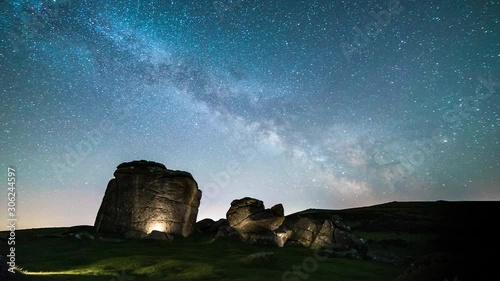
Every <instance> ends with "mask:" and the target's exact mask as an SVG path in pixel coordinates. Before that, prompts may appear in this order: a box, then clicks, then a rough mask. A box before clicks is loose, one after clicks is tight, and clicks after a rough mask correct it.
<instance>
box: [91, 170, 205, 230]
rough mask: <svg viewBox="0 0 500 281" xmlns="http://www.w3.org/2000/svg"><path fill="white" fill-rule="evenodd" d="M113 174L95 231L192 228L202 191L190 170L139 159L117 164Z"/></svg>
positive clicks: (98, 215)
mask: <svg viewBox="0 0 500 281" xmlns="http://www.w3.org/2000/svg"><path fill="white" fill-rule="evenodd" d="M114 176H115V178H114V179H111V180H110V181H109V183H108V187H107V189H106V193H105V195H104V198H103V200H102V203H101V207H100V208H99V211H98V213H97V217H96V221H95V227H96V230H97V231H98V232H111V233H122V234H123V233H125V232H127V231H130V230H132V231H136V232H139V233H143V234H149V233H150V232H152V231H153V230H158V231H162V232H166V233H171V234H180V235H182V236H189V235H190V234H191V233H192V232H193V231H194V229H195V223H196V217H197V214H198V207H199V204H200V200H201V191H200V190H199V189H198V184H197V183H196V181H195V180H194V178H193V177H192V175H191V174H190V173H188V172H183V171H173V170H169V169H167V168H166V167H165V166H164V165H163V164H160V163H155V162H150V161H144V160H141V161H133V162H128V163H122V164H120V165H119V166H118V167H117V170H116V171H115V173H114ZM139 236H140V235H139Z"/></svg>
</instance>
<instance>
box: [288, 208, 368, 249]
mask: <svg viewBox="0 0 500 281" xmlns="http://www.w3.org/2000/svg"><path fill="white" fill-rule="evenodd" d="M283 225H284V227H285V228H286V229H289V230H291V231H292V234H291V236H290V238H289V240H290V241H296V242H298V243H300V244H302V245H303V246H305V247H309V248H313V249H318V248H325V249H331V250H336V251H345V250H349V249H355V250H356V251H358V254H359V255H360V256H361V257H363V258H365V257H366V254H367V251H368V248H367V245H366V242H365V241H364V240H363V239H361V238H358V237H356V236H355V235H353V234H352V233H351V229H350V227H349V226H347V225H346V224H344V222H343V221H342V219H341V218H340V217H339V216H332V217H331V219H327V220H321V219H314V218H311V217H308V216H307V215H304V216H296V215H292V216H287V217H286V219H285V222H284V223H283Z"/></svg>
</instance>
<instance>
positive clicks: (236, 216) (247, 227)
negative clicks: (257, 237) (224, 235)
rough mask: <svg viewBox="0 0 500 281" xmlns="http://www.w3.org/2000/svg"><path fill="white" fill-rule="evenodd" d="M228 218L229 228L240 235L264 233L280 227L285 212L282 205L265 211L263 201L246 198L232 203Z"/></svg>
mask: <svg viewBox="0 0 500 281" xmlns="http://www.w3.org/2000/svg"><path fill="white" fill-rule="evenodd" d="M226 217H227V222H228V223H229V226H231V227H233V228H234V229H236V230H237V231H238V232H239V233H242V234H243V233H262V232H266V231H273V230H275V229H277V228H278V227H280V225H281V224H282V223H283V221H284V220H285V211H284V210H283V206H282V205H281V204H277V205H275V206H273V207H272V208H271V209H265V208H264V203H263V202H262V201H260V200H257V199H254V198H250V197H245V198H242V199H239V200H234V201H233V202H231V207H230V208H229V210H228V211H227V214H226Z"/></svg>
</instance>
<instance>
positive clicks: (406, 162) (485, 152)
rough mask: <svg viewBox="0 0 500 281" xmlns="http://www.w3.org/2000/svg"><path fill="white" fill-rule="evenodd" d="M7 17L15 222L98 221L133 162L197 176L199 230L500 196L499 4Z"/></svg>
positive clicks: (197, 4) (212, 7)
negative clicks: (272, 209)
mask: <svg viewBox="0 0 500 281" xmlns="http://www.w3.org/2000/svg"><path fill="white" fill-rule="evenodd" d="M0 6H1V21H0V22H1V29H0V32H1V33H0V35H1V36H0V38H1V47H0V68H1V75H0V89H1V95H2V103H1V107H0V119H1V128H0V129H1V130H0V134H1V137H0V159H1V162H2V165H3V168H4V170H5V172H3V173H1V175H0V180H1V182H2V183H4V184H3V185H5V186H6V184H5V183H6V182H7V179H6V178H7V175H6V174H7V172H6V170H7V166H13V167H16V169H17V170H18V175H17V181H18V188H17V191H18V193H19V195H18V210H19V211H18V214H19V226H20V227H24V228H27V227H36V226H49V225H50V226H56V225H57V226H63V225H75V224H92V223H93V219H94V217H95V215H96V213H97V208H98V206H99V204H100V201H101V199H102V196H103V195H104V190H105V188H106V184H107V182H108V181H109V179H110V178H111V177H112V174H113V171H114V170H115V168H116V166H117V165H118V164H120V163H121V162H125V161H132V160H139V159H147V160H153V161H157V162H161V163H164V164H165V165H166V166H167V167H168V168H170V169H179V170H186V171H189V172H191V173H192V174H193V176H194V177H195V179H196V180H197V181H198V183H199V186H200V189H201V190H202V191H203V192H204V195H203V199H202V206H201V209H200V213H199V218H200V219H201V218H204V217H212V218H220V217H224V216H225V211H227V209H228V208H229V204H230V202H231V201H232V200H233V199H236V198H241V197H244V196H251V197H256V198H259V199H261V200H263V201H264V202H265V203H266V205H268V206H270V205H272V204H275V203H283V204H284V206H285V212H286V213H292V212H294V211H298V210H301V209H305V208H329V209H332V208H333V209H334V208H346V207H353V206H363V205H368V204H376V203H381V202H387V201H394V200H441V199H442V200H494V199H500V186H499V185H500V164H499V163H500V162H499V161H500V149H499V143H498V142H499V133H498V126H499V124H500V117H499V113H498V112H499V104H500V98H499V91H500V82H499V81H500V33H499V32H498V31H499V30H500V22H499V21H500V14H499V13H498V11H499V10H500V2H499V1H458V2H457V1H451V0H445V1H426V2H425V4H423V3H422V2H418V1H396V0H387V1H378V0H377V1H369V2H368V1H313V0H311V1H257V0H254V1H251V0H249V1H245V0H233V1H230V0H219V1H205V0H203V1H159V0H154V1H74V2H73V1H58V0H54V1H52V0H51V1H2V2H1V4H0ZM2 194H4V193H3V191H2ZM6 198H7V197H6V196H3V197H2V199H1V200H3V201H2V202H7V201H6V200H7V199H6ZM5 212H6V210H3V209H2V210H1V211H0V214H3V215H5V214H6V213H5Z"/></svg>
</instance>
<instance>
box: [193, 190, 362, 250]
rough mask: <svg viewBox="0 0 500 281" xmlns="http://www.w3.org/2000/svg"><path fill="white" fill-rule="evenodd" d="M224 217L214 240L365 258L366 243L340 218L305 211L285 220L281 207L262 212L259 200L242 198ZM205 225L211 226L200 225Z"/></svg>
mask: <svg viewBox="0 0 500 281" xmlns="http://www.w3.org/2000/svg"><path fill="white" fill-rule="evenodd" d="M226 217H227V223H228V225H223V226H221V227H220V228H219V231H218V232H217V235H216V239H217V238H232V239H240V240H243V241H245V242H249V243H252V244H267V245H277V246H279V247H283V246H284V245H285V243H287V242H290V243H296V244H300V245H302V246H305V247H308V248H312V249H323V250H325V251H328V253H329V255H333V256H350V257H358V258H367V257H368V256H367V252H368V247H367V244H366V242H365V241H364V240H363V239H361V238H358V237H356V236H355V235H353V234H352V233H351V229H350V227H349V226H347V225H346V224H345V223H344V222H343V221H342V219H341V218H340V217H339V216H331V217H330V218H329V219H320V218H317V217H316V216H315V215H314V213H309V212H307V211H306V212H301V213H296V214H293V215H289V216H287V217H285V216H284V210H283V206H282V205H281V204H278V205H275V206H273V207H272V208H270V209H265V208H264V204H263V202H262V201H260V200H257V199H254V198H249V197H245V198H242V199H238V200H234V201H233V202H232V203H231V207H230V208H229V210H228V212H227V214H226ZM207 223H208V224H209V225H213V224H214V222H213V221H212V222H203V224H207ZM200 225H202V223H201V222H200Z"/></svg>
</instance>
